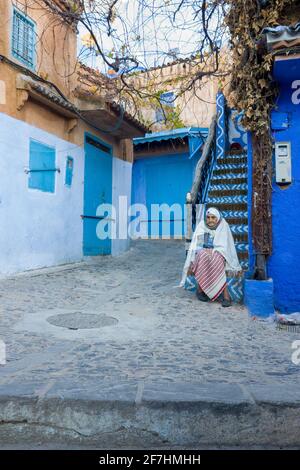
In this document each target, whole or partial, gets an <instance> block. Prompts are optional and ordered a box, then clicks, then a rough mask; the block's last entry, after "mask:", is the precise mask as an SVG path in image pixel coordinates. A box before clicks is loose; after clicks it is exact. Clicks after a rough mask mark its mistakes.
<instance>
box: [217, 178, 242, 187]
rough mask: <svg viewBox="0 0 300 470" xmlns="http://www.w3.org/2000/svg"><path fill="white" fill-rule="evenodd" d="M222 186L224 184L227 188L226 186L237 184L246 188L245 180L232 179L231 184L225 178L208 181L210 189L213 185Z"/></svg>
mask: <svg viewBox="0 0 300 470" xmlns="http://www.w3.org/2000/svg"><path fill="white" fill-rule="evenodd" d="M222 184H224V185H226V186H228V185H237V184H245V185H247V186H248V183H247V178H234V179H233V180H232V182H231V181H230V180H228V179H226V178H224V179H222V178H217V179H214V178H212V179H211V180H210V187H211V186H214V185H218V186H220V185H222Z"/></svg>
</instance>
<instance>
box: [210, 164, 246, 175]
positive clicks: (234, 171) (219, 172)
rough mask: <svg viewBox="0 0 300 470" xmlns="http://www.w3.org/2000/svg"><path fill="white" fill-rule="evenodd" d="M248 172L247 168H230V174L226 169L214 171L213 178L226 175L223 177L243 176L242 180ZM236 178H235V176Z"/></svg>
mask: <svg viewBox="0 0 300 470" xmlns="http://www.w3.org/2000/svg"><path fill="white" fill-rule="evenodd" d="M247 172H248V168H247V167H245V166H244V167H240V168H232V170H230V172H229V171H228V169H224V170H214V173H213V177H215V176H219V175H226V176H224V177H227V176H228V175H237V174H240V173H241V174H243V176H242V178H245V174H246V173H247ZM235 177H236V178H237V176H235Z"/></svg>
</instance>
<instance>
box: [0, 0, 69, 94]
mask: <svg viewBox="0 0 300 470" xmlns="http://www.w3.org/2000/svg"><path fill="white" fill-rule="evenodd" d="M13 5H15V6H16V7H17V8H18V9H19V10H20V11H21V12H24V13H26V14H27V15H28V17H29V18H30V19H31V20H33V21H34V22H35V23H36V33H37V44H36V67H35V72H36V73H37V74H38V75H41V76H43V77H44V78H46V79H47V80H50V81H51V82H53V83H55V84H56V85H57V86H58V87H59V88H60V89H61V90H62V91H63V92H64V93H65V94H67V95H68V96H69V95H70V93H71V91H72V90H73V89H74V87H75V86H76V74H75V73H73V72H74V71H75V67H76V59H77V41H76V30H75V29H74V28H72V27H71V26H70V25H68V24H67V23H66V22H64V23H63V22H61V21H60V19H59V18H58V16H56V15H54V14H52V13H51V12H47V11H46V10H45V8H41V7H40V6H39V5H38V3H37V2H36V1H34V0H22V1H20V0H15V1H14V2H12V0H1V2H0V18H1V19H0V30H1V40H0V54H3V55H5V56H7V57H8V58H10V59H12V60H14V61H15V62H18V60H17V59H16V58H15V57H14V56H13V55H12V53H11V47H10V44H11V34H12V31H11V29H12V15H13ZM20 64H21V65H23V64H22V63H21V62H20Z"/></svg>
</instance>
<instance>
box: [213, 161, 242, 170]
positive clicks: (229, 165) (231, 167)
mask: <svg viewBox="0 0 300 470" xmlns="http://www.w3.org/2000/svg"><path fill="white" fill-rule="evenodd" d="M237 168H247V164H246V163H244V162H240V163H220V161H219V160H218V161H217V164H216V166H215V168H214V170H236V169H237Z"/></svg>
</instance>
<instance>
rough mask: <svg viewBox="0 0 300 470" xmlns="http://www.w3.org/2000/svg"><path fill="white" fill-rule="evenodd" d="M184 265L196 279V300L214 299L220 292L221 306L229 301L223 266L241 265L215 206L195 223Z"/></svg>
mask: <svg viewBox="0 0 300 470" xmlns="http://www.w3.org/2000/svg"><path fill="white" fill-rule="evenodd" d="M185 267H186V271H187V272H186V275H194V277H195V279H196V281H197V292H196V294H197V297H198V299H199V300H201V301H204V302H206V301H208V300H212V301H214V300H216V299H217V298H218V297H219V296H220V295H221V294H222V293H223V302H222V306H223V307H229V306H230V305H231V299H230V295H229V292H228V288H227V282H226V273H225V270H230V271H240V270H241V266H240V264H239V261H238V257H237V253H236V249H235V245H234V240H233V236H232V233H231V231H230V228H229V225H228V223H227V222H226V220H225V219H224V218H223V217H222V216H221V214H220V212H219V211H218V209H215V208H211V209H208V210H207V211H206V218H205V220H202V221H201V222H199V224H198V225H197V227H196V230H195V232H194V235H193V239H192V242H191V245H190V249H189V252H188V256H187V261H186V264H185ZM183 279H184V278H183ZM181 285H182V284H181Z"/></svg>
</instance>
